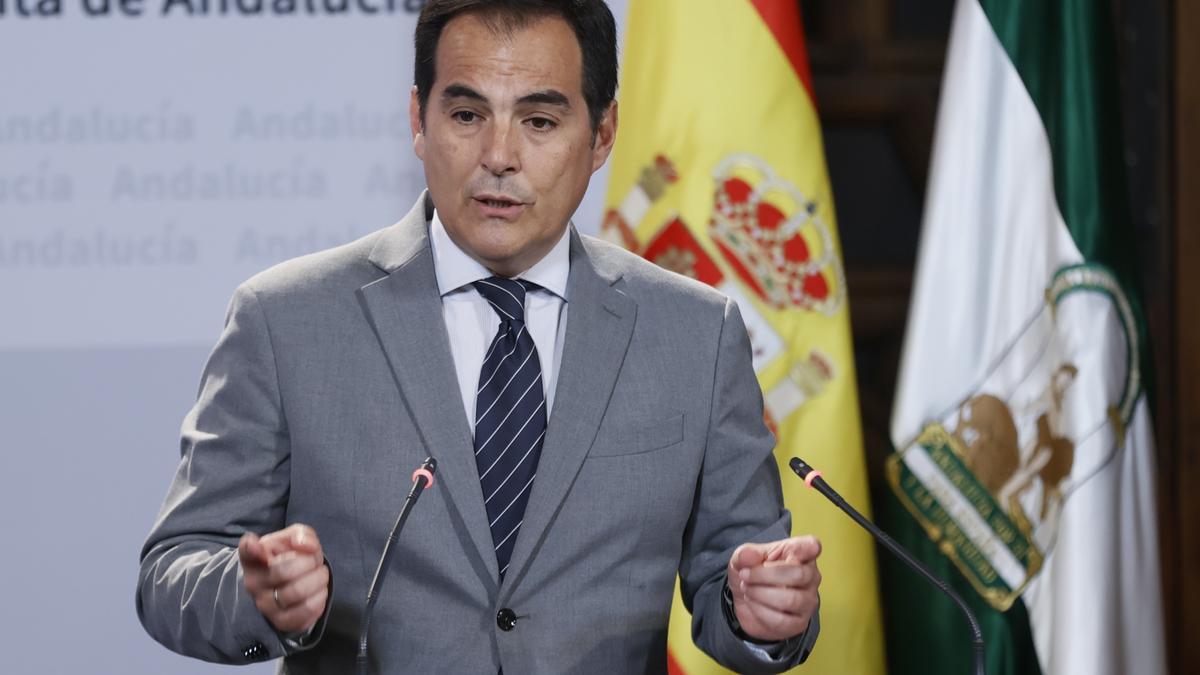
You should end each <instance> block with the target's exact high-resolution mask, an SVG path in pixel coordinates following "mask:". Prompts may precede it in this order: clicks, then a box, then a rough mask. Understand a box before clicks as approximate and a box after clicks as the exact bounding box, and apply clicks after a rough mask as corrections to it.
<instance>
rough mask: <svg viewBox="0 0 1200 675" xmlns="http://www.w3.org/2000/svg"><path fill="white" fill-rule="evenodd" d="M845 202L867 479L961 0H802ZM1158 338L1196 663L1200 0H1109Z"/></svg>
mask: <svg viewBox="0 0 1200 675" xmlns="http://www.w3.org/2000/svg"><path fill="white" fill-rule="evenodd" d="M800 5H801V9H802V11H803V14H804V19H805V24H806V25H805V29H806V32H807V36H808V44H809V55H810V58H811V63H812V69H813V79H814V89H815V93H816V98H817V106H818V108H819V110H820V113H821V119H822V124H823V126H824V132H825V144H826V146H825V151H826V157H827V161H828V163H829V172H830V176H831V179H832V182H833V188H834V195H835V199H836V205H837V211H838V227H839V230H840V232H841V237H842V244H843V249H844V255H845V258H846V268H847V276H848V283H849V289H850V297H851V299H852V304H851V310H852V321H853V330H854V342H855V357H856V361H857V366H858V376H859V396H860V400H861V406H862V415H863V426H864V432H865V434H864V437H865V440H866V451H867V456H868V465H869V467H870V470H871V476H870V478H871V485H872V492H873V493H874V494H875V495H876V496H877V497H878V496H879V495H880V494H881V491H882V490H885V489H887V488H886V485H885V482H884V481H883V480H882V467H883V463H884V459H885V458H886V456H887V454H888V453H890V452H891V445H890V442H889V440H888V424H889V418H890V415H891V409H892V395H893V392H894V390H895V382H896V372H897V367H898V366H899V357H900V350H901V347H902V342H903V336H904V324H905V319H906V317H907V312H908V302H909V294H910V292H911V290H912V278H913V266H914V263H915V259H916V251H917V240H918V237H919V234H920V227H921V212H922V205H923V201H924V197H925V181H926V174H927V173H928V169H929V153H930V149H931V142H932V140H933V128H934V121H935V117H936V112H937V103H938V95H939V90H940V86H941V75H942V66H943V61H944V57H945V50H946V42H947V39H948V37H949V30H950V19H951V14H952V13H953V9H954V1H953V0H800ZM1112 7H1113V25H1114V32H1115V35H1116V38H1117V50H1118V70H1119V72H1118V73H1116V76H1117V77H1118V78H1119V80H1120V85H1121V97H1122V101H1121V104H1122V115H1123V119H1124V128H1125V136H1124V139H1123V143H1124V146H1125V152H1124V158H1125V163H1126V170H1127V174H1128V185H1129V195H1130V203H1131V208H1132V216H1133V222H1134V225H1135V228H1136V230H1137V233H1138V243H1139V249H1138V257H1139V260H1140V263H1141V285H1142V288H1141V289H1140V290H1141V291H1142V297H1143V298H1144V299H1145V301H1146V308H1147V315H1148V321H1149V332H1150V336H1151V340H1152V344H1153V349H1154V361H1155V372H1156V379H1155V384H1154V390H1153V391H1152V392H1151V395H1152V401H1153V403H1154V413H1155V426H1156V436H1157V439H1156V440H1157V455H1158V466H1159V516H1160V518H1159V523H1160V534H1161V537H1160V538H1161V554H1162V571H1163V587H1164V588H1163V590H1164V601H1165V611H1166V614H1167V616H1166V625H1167V630H1168V635H1167V644H1168V659H1169V663H1170V664H1171V671H1172V672H1176V673H1185V672H1189V673H1190V672H1200V643H1198V642H1197V641H1196V640H1194V639H1192V638H1194V636H1195V635H1196V634H1198V633H1200V496H1198V495H1197V492H1198V491H1197V490H1195V489H1194V488H1191V489H1189V486H1195V485H1198V484H1200V452H1198V448H1200V310H1198V309H1197V308H1196V307H1195V306H1194V304H1195V299H1196V298H1197V296H1198V294H1200V194H1198V193H1200V130H1197V129H1196V122H1197V121H1200V45H1198V43H1197V41H1196V40H1194V39H1192V40H1188V39H1184V37H1183V36H1186V35H1195V34H1196V33H1197V31H1200V3H1196V2H1192V1H1191V0H1112Z"/></svg>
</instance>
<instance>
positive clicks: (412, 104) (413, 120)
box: [408, 84, 425, 161]
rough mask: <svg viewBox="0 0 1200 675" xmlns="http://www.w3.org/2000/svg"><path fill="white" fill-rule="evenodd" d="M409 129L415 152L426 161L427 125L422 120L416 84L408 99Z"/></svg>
mask: <svg viewBox="0 0 1200 675" xmlns="http://www.w3.org/2000/svg"><path fill="white" fill-rule="evenodd" d="M408 127H409V129H410V130H411V131H412V135H413V152H415V153H416V154H417V157H419V158H420V159H421V161H425V123H424V122H423V121H422V120H421V99H420V97H419V96H418V95H417V85H415V84H414V85H413V88H412V92H411V94H410V96H409V99H408Z"/></svg>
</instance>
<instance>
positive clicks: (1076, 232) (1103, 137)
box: [977, 0, 1153, 391]
mask: <svg viewBox="0 0 1200 675" xmlns="http://www.w3.org/2000/svg"><path fill="white" fill-rule="evenodd" d="M977 1H978V2H979V4H980V6H981V7H982V8H983V11H984V13H985V14H986V15H987V17H988V20H989V21H990V22H991V24H992V28H993V29H994V30H995V32H996V36H997V38H999V40H1000V44H1001V45H1003V47H1004V50H1005V52H1007V53H1008V56H1009V58H1010V59H1011V60H1012V62H1013V65H1014V66H1015V67H1016V69H1017V74H1018V75H1019V76H1020V77H1021V81H1022V82H1023V83H1024V84H1025V88H1026V89H1027V90H1028V91H1029V95H1030V97H1031V98H1032V99H1033V103H1034V105H1035V106H1036V107H1037V110H1038V114H1039V115H1040V116H1041V119H1042V124H1043V125H1044V126H1045V129H1046V135H1047V137H1048V138H1049V140H1050V154H1051V159H1052V161H1053V164H1054V194H1055V198H1056V200H1057V201H1058V208H1059V210H1060V211H1061V212H1062V216H1063V220H1065V221H1066V224H1067V229H1068V230H1069V231H1070V233H1071V237H1072V239H1074V240H1075V245H1076V246H1078V247H1079V251H1080V253H1082V254H1083V257H1084V259H1085V260H1087V261H1088V262H1093V263H1099V264H1102V265H1104V266H1106V267H1108V268H1109V269H1111V270H1112V271H1113V274H1115V275H1116V277H1117V279H1118V280H1120V282H1121V286H1122V287H1123V288H1124V289H1125V291H1126V295H1127V296H1129V298H1130V301H1131V303H1132V304H1133V311H1134V315H1135V316H1136V317H1137V324H1138V331H1139V333H1140V334H1141V335H1140V337H1141V339H1140V340H1138V343H1139V344H1140V345H1141V349H1140V353H1139V355H1138V357H1139V359H1140V360H1141V364H1142V372H1143V374H1144V376H1146V377H1149V376H1150V375H1151V371H1150V368H1149V366H1150V358H1149V357H1150V353H1149V349H1148V345H1149V341H1148V340H1147V339H1146V334H1145V331H1146V329H1145V321H1144V319H1143V314H1142V307H1141V303H1140V302H1139V301H1138V297H1139V293H1137V292H1136V290H1137V289H1138V286H1139V284H1138V282H1137V272H1136V262H1135V257H1134V252H1135V250H1136V248H1135V240H1134V232H1133V223H1132V219H1131V215H1130V210H1129V199H1128V193H1127V189H1128V187H1127V184H1126V182H1125V162H1124V158H1123V157H1122V152H1123V148H1124V146H1123V144H1122V142H1121V137H1122V133H1121V117H1120V112H1121V109H1120V99H1119V96H1118V91H1117V78H1116V73H1117V67H1116V58H1115V41H1114V38H1113V30H1112V25H1111V23H1110V22H1111V15H1110V7H1109V3H1107V2H1097V1H1096V0H1054V1H1048V0H977ZM1145 384H1146V389H1147V390H1149V391H1153V386H1152V383H1151V382H1149V381H1146V382H1145Z"/></svg>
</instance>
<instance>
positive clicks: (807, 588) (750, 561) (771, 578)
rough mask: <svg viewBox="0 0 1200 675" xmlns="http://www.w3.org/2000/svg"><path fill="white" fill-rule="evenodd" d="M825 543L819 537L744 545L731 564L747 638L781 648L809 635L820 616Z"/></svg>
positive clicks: (735, 601)
mask: <svg viewBox="0 0 1200 675" xmlns="http://www.w3.org/2000/svg"><path fill="white" fill-rule="evenodd" d="M819 555H821V542H819V541H817V538H816V537H813V536H802V537H792V538H790V539H781V540H779V541H773V542H770V543H766V544H742V545H741V546H739V547H737V549H736V550H735V551H734V552H733V555H732V556H731V557H730V559H729V568H728V579H729V590H730V591H732V592H733V611H734V614H735V615H736V616H737V620H738V623H739V624H741V628H742V632H744V633H745V634H746V635H748V636H750V637H752V638H754V639H755V640H761V641H763V642H780V641H783V640H787V639H789V638H793V637H796V636H797V635H801V634H803V633H804V631H806V630H808V624H809V621H811V620H812V616H813V614H814V613H815V612H816V611H817V604H818V603H819V601H820V596H819V595H818V593H817V587H818V586H820V585H821V573H820V572H819V571H818V570H817V556H819Z"/></svg>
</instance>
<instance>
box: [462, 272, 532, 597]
mask: <svg viewBox="0 0 1200 675" xmlns="http://www.w3.org/2000/svg"><path fill="white" fill-rule="evenodd" d="M474 285H475V290H477V291H479V294H480V295H482V296H483V297H484V299H486V300H487V301H488V302H489V303H491V305H492V309H494V310H496V314H497V315H499V316H500V330H499V331H497V333H496V337H495V338H494V339H493V340H492V344H491V347H489V348H488V352H487V355H486V356H484V358H483V369H482V370H481V371H480V373H479V389H478V390H477V391H476V393H475V464H476V466H477V467H478V468H479V483H480V485H481V486H482V488H483V500H484V506H485V507H486V508H487V515H488V523H490V525H491V529H492V544H493V545H494V546H495V547H496V563H497V564H498V565H499V566H500V578H501V579H503V578H504V573H505V572H507V571H508V561H509V558H510V557H512V551H513V546H514V545H515V544H516V542H517V530H519V529H520V528H521V522H522V520H523V519H524V517H525V505H526V503H528V502H529V491H530V490H531V489H532V487H533V477H534V476H535V475H536V474H537V465H538V458H539V457H541V454H542V440H543V439H544V438H545V436H546V394H545V392H544V391H543V389H542V364H541V362H540V361H539V360H538V353H537V347H536V346H535V345H534V344H533V337H532V336H531V335H530V334H529V330H528V329H527V328H526V326H525V292H526V291H527V290H532V289H534V288H538V286H537V285H536V284H534V283H531V282H529V281H524V280H514V279H505V278H503V277H491V278H489V279H481V280H479V281H476V282H475V284H474Z"/></svg>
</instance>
